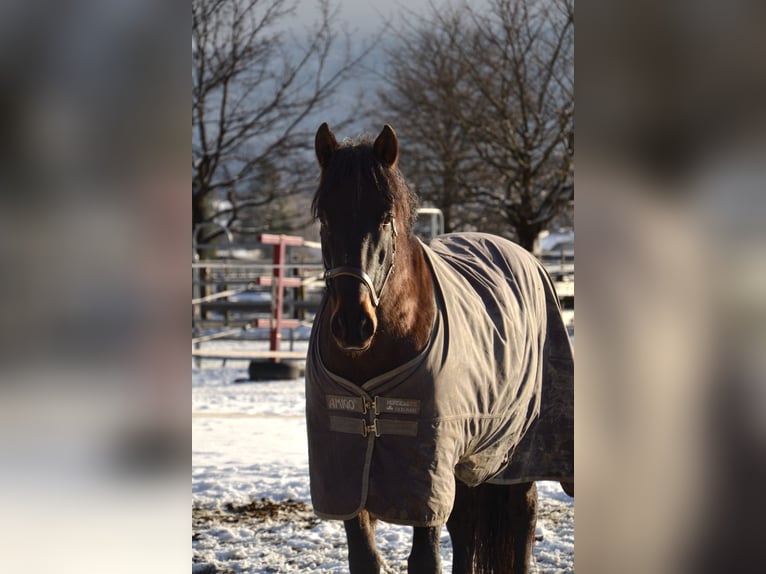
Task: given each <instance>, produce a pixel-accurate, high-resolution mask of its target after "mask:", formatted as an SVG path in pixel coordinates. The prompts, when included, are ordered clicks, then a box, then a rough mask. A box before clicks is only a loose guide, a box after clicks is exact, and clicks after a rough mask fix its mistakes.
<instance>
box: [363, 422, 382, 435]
mask: <svg viewBox="0 0 766 574" xmlns="http://www.w3.org/2000/svg"><path fill="white" fill-rule="evenodd" d="M363 429H364V430H363V431H362V436H363V437H365V438H366V437H367V436H368V435H369V434H370V433H371V432H373V433H375V436H376V437H379V436H380V429H379V428H378V419H372V424H371V425H364V427H363Z"/></svg>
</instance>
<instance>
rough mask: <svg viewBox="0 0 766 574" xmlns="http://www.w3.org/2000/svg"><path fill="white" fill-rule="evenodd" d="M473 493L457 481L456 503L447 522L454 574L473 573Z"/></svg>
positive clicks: (474, 518)
mask: <svg viewBox="0 0 766 574" xmlns="http://www.w3.org/2000/svg"><path fill="white" fill-rule="evenodd" d="M472 491H473V489H471V488H468V487H467V486H466V485H465V484H463V483H462V482H460V481H458V480H456V481H455V503H454V504H453V506H452V512H451V513H450V516H449V519H448V520H447V530H448V531H449V535H450V539H451V540H452V574H471V572H473V556H474V552H475V541H474V535H473V532H474V527H473V525H474V523H475V521H476V508H475V506H474V503H475V500H474V498H475V497H474V496H472V494H473V492H472Z"/></svg>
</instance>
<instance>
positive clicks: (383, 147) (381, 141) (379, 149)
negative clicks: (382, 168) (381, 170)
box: [372, 124, 399, 167]
mask: <svg viewBox="0 0 766 574" xmlns="http://www.w3.org/2000/svg"><path fill="white" fill-rule="evenodd" d="M372 149H373V150H374V151H375V155H376V156H378V159H380V161H382V162H383V163H384V164H385V165H387V166H389V167H393V166H394V165H395V164H396V160H397V159H398V158H399V139H398V138H397V137H396V132H395V131H394V128H392V127H391V126H390V125H388V124H386V125H384V126H383V130H381V132H380V134H378V137H377V138H376V139H375V143H374V144H372Z"/></svg>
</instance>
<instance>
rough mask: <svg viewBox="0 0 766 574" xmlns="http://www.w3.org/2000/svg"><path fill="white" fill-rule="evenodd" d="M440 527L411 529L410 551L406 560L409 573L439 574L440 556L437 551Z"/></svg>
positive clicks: (440, 569)
mask: <svg viewBox="0 0 766 574" xmlns="http://www.w3.org/2000/svg"><path fill="white" fill-rule="evenodd" d="M440 535H441V528H439V527H438V526H433V527H419V526H416V527H414V528H413V529H412V551H411V552H410V557H409V558H408V560H407V572H409V574H440V573H441V571H442V558H441V554H440V553H439V537H440Z"/></svg>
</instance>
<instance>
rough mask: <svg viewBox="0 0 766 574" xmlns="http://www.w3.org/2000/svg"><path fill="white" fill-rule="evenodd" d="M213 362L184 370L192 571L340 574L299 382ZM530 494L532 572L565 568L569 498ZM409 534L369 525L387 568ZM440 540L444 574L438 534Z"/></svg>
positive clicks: (342, 552) (339, 536)
mask: <svg viewBox="0 0 766 574" xmlns="http://www.w3.org/2000/svg"><path fill="white" fill-rule="evenodd" d="M220 363H221V362H220V361H205V362H203V368H195V369H193V371H192V453H193V454H192V519H193V532H192V562H193V563H192V572H193V573H199V574H202V573H212V572H218V573H221V572H247V573H261V572H264V573H265V572H270V573H271V572H347V570H348V566H347V550H346V537H345V532H344V530H343V525H342V523H341V522H339V521H324V520H320V519H318V518H317V517H316V516H315V515H314V514H313V512H312V511H311V498H310V493H309V479H308V457H307V447H306V424H305V419H304V415H303V413H304V400H305V395H304V381H303V379H298V380H293V381H272V382H259V383H251V382H239V383H238V382H234V381H236V380H237V379H244V378H246V376H247V366H246V364H245V363H234V364H237V365H244V366H242V367H240V368H234V367H230V366H229V367H221V366H219V365H220ZM229 364H230V365H231V364H232V363H231V362H230V363H229ZM538 491H539V499H540V503H539V515H540V516H539V518H538V527H537V534H538V539H539V538H540V537H541V536H542V540H538V542H537V543H536V545H535V560H534V562H533V570H532V571H533V572H538V573H543V572H544V573H560V572H574V566H573V564H574V504H573V499H571V498H569V497H568V496H567V495H566V494H564V492H563V491H562V490H561V487H560V486H559V485H558V484H557V483H548V482H541V483H538ZM411 532H412V529H411V528H408V527H403V526H396V525H390V524H385V523H378V528H377V534H376V540H377V544H378V548H379V550H380V552H381V555H382V556H383V557H384V559H385V561H386V563H387V566H386V568H387V569H386V570H385V571H386V572H406V569H407V568H406V563H407V555H408V553H409V549H410V545H411ZM441 543H442V567H443V572H450V571H451V568H452V561H451V544H450V540H449V535H448V534H447V530H446V528H443V529H442V536H441Z"/></svg>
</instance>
